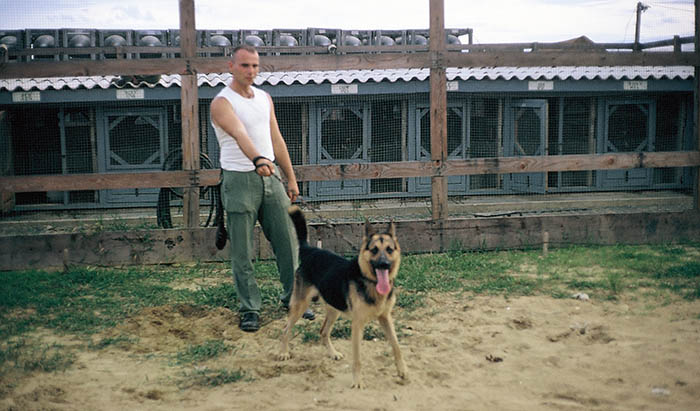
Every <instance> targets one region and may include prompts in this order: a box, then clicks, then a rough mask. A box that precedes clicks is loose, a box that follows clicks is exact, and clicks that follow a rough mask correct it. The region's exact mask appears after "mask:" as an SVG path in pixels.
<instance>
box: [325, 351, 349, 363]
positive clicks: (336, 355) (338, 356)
mask: <svg viewBox="0 0 700 411" xmlns="http://www.w3.org/2000/svg"><path fill="white" fill-rule="evenodd" d="M328 356H329V357H331V358H332V359H334V360H336V361H338V360H342V359H343V358H345V356H344V355H343V354H341V353H339V352H338V351H335V350H334V351H332V352H330V353H328Z"/></svg>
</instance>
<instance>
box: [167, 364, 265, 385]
mask: <svg viewBox="0 0 700 411" xmlns="http://www.w3.org/2000/svg"><path fill="white" fill-rule="evenodd" d="M242 380H246V381H252V380H253V379H252V378H251V377H249V376H248V375H247V374H246V373H245V372H244V371H241V370H228V369H225V368H219V369H215V370H214V369H209V368H206V367H205V368H198V369H195V370H194V371H192V372H188V373H185V375H184V377H183V379H182V380H181V381H180V383H179V384H178V385H180V387H181V388H190V387H193V386H199V387H218V386H221V385H226V384H233V383H236V382H238V381H242Z"/></svg>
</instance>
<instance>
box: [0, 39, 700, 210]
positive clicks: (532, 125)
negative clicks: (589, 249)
mask: <svg viewBox="0 0 700 411" xmlns="http://www.w3.org/2000/svg"><path fill="white" fill-rule="evenodd" d="M460 33H461V34H460ZM470 33H471V32H470V31H469V30H468V29H464V30H461V31H456V32H454V33H453V34H450V33H448V36H452V37H448V42H453V43H454V42H459V41H460V40H459V37H458V35H461V36H462V37H464V36H465V35H467V34H470ZM424 34H426V33H421V32H420V31H417V30H403V31H384V32H381V31H340V30H325V29H306V30H268V31H264V30H240V31H225V30H219V31H204V32H201V33H199V32H198V36H199V37H198V44H200V45H219V46H222V47H226V46H229V45H236V44H239V43H241V42H245V43H247V44H253V45H258V46H262V45H284V46H288V47H293V46H294V45H295V42H296V44H313V45H324V46H325V45H327V44H336V43H338V42H342V43H343V44H352V43H353V42H355V43H356V44H358V45H360V44H372V42H375V44H382V45H391V44H402V42H404V41H405V42H408V43H409V44H423V43H422V42H423V41H424V40H425V35H424ZM11 35H14V37H15V38H16V41H15V42H14V43H12V44H13V45H12V47H29V45H32V47H51V46H50V45H48V44H52V43H51V42H50V41H49V40H48V38H49V37H53V38H54V39H56V42H55V44H59V43H60V44H71V46H70V47H80V46H76V44H85V45H86V47H88V46H95V45H98V46H101V45H115V44H117V45H132V44H134V45H140V46H153V47H154V52H153V53H140V54H139V55H135V54H134V55H127V56H125V58H162V57H168V55H167V53H161V52H158V48H157V47H158V45H164V44H172V45H177V44H179V43H178V40H179V38H178V31H177V30H141V31H129V30H123V31H114V30H113V31H101V30H82V29H71V30H67V29H66V30H53V31H52V30H25V31H21V30H20V31H15V32H7V31H0V43H3V42H4V43H3V44H8V42H10V41H9V40H7V38H8V36H11ZM404 39H405V40H404ZM71 41H73V43H70V42H71ZM61 42H63V43H61ZM37 44H39V45H37ZM44 44H46V45H45V46H43V45H44ZM66 47H68V46H67V45H66ZM112 57H114V56H107V55H105V56H100V55H94V54H85V55H82V54H81V55H74V56H49V57H47V56H44V55H42V56H33V57H32V56H28V57H23V58H36V59H47V58H52V59H59V58H64V59H67V58H75V59H78V58H86V59H94V58H112ZM429 72H430V71H429V69H406V70H402V69H384V70H348V71H315V72H267V73H260V75H259V77H258V79H257V80H256V84H257V85H258V86H259V87H261V88H262V89H264V90H266V91H267V92H269V93H270V94H271V95H272V97H273V99H274V101H275V108H276V111H277V118H278V121H279V124H280V128H281V131H282V134H283V136H284V137H285V139H286V141H287V145H288V147H289V150H290V153H291V156H292V162H293V163H294V164H295V165H301V164H304V165H305V164H318V165H323V164H349V163H363V162H366V163H370V162H385V161H430V120H429V118H430V115H429ZM693 74H694V72H693V67H525V68H519V67H489V68H448V69H447V80H448V83H447V89H448V94H447V96H448V97H447V98H448V111H447V122H448V129H447V134H448V142H447V143H448V153H449V158H450V159H469V158H488V157H503V156H555V155H564V154H594V153H611V152H615V153H621V152H655V151H676V150H691V149H693V147H694V146H693V141H692V138H693V136H692V129H693V110H694V108H693V81H694V79H693ZM229 81H230V75H229V74H227V73H210V74H206V75H204V74H200V75H199V76H198V86H199V90H198V93H199V94H198V95H199V99H200V107H199V113H200V119H199V125H200V140H201V147H200V148H201V152H202V153H203V155H204V159H205V161H203V163H202V167H204V168H217V167H218V145H217V142H216V138H215V136H214V132H213V129H212V128H211V124H210V123H209V119H208V118H209V115H208V110H209V108H208V106H209V103H210V101H211V99H212V98H213V97H214V96H215V95H216V94H217V92H218V91H219V90H220V89H221V87H225V86H226V84H227V83H228V82H229ZM179 86H180V77H179V76H178V75H162V76H149V77H118V76H94V77H71V78H23V79H12V80H0V147H2V150H0V151H2V154H0V164H1V165H2V166H3V167H2V170H3V173H4V174H5V175H38V174H75V173H94V172H100V173H109V172H129V171H134V172H142V171H156V170H164V169H176V168H177V167H178V163H177V153H178V151H179V150H180V147H181V130H180V124H179V122H180V119H179V116H180V104H179V100H180V87H179ZM691 174H692V173H691V170H690V169H689V168H660V169H632V170H602V171H568V172H546V173H545V172H542V173H519V174H500V175H496V174H493V175H475V176H451V177H449V179H448V192H449V194H450V195H451V196H460V195H464V196H468V195H505V194H522V193H533V194H534V193H565V192H600V191H614V190H686V189H688V190H690V189H692V185H691V184H692V183H691ZM302 190H303V194H304V196H305V197H306V198H307V199H309V200H313V201H331V200H339V199H352V200H363V199H376V198H402V197H406V198H408V197H430V193H431V191H430V178H427V177H426V178H397V179H376V180H371V179H370V180H356V181H353V180H342V181H322V182H304V183H303V184H302ZM15 196H16V198H15V206H14V210H35V209H51V210H54V209H55V210H70V209H80V208H122V207H150V206H154V205H155V204H156V201H157V196H158V190H157V189H125V190H88V191H69V192H42V193H16V194H15Z"/></svg>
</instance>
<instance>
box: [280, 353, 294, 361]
mask: <svg viewBox="0 0 700 411" xmlns="http://www.w3.org/2000/svg"><path fill="white" fill-rule="evenodd" d="M290 358H292V354H290V353H289V352H281V353H279V354H277V361H287V360H288V359H290Z"/></svg>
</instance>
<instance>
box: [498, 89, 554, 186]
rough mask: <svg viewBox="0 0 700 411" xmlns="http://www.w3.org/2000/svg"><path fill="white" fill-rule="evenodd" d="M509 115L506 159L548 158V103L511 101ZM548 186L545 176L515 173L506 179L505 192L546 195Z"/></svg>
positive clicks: (505, 148)
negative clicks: (518, 157) (524, 157)
mask: <svg viewBox="0 0 700 411" xmlns="http://www.w3.org/2000/svg"><path fill="white" fill-rule="evenodd" d="M506 115H507V117H506V124H505V139H506V141H505V144H504V151H505V156H506V157H517V156H545V155H547V128H548V117H547V116H548V104H547V100H512V101H510V102H509V103H508V105H507V108H506ZM545 182H546V179H545V173H513V174H510V175H509V178H507V179H506V183H507V185H506V190H511V191H514V192H519V193H544V192H545V189H546V185H545Z"/></svg>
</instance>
